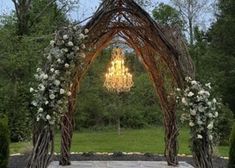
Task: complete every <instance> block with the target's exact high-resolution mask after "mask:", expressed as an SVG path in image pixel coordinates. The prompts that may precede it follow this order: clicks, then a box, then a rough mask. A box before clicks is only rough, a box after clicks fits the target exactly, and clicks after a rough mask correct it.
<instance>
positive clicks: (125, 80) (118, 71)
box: [104, 48, 134, 93]
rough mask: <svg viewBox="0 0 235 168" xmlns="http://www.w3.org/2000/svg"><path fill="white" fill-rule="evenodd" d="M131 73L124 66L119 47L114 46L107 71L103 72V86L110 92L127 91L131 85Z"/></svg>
mask: <svg viewBox="0 0 235 168" xmlns="http://www.w3.org/2000/svg"><path fill="white" fill-rule="evenodd" d="M133 84H134V83H133V79H132V74H131V73H130V72H129V70H128V68H127V67H125V59H124V54H123V51H122V49H121V48H114V49H113V51H112V60H111V64H110V67H109V68H108V72H107V73H106V74H105V82H104V87H106V88H107V89H108V91H112V92H117V93H120V92H129V91H130V89H131V87H132V86H133Z"/></svg>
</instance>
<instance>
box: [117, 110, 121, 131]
mask: <svg viewBox="0 0 235 168" xmlns="http://www.w3.org/2000/svg"><path fill="white" fill-rule="evenodd" d="M117 131H118V135H121V124H120V115H118V116H117Z"/></svg>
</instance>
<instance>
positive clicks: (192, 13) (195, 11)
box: [172, 0, 208, 46]
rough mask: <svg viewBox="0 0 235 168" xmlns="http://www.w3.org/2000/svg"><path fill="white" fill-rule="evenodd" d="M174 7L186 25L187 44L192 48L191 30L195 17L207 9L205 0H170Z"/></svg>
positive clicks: (194, 24) (195, 20)
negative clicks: (187, 33)
mask: <svg viewBox="0 0 235 168" xmlns="http://www.w3.org/2000/svg"><path fill="white" fill-rule="evenodd" d="M172 2H173V4H174V6H175V7H176V8H177V10H178V11H179V12H180V14H181V16H182V17H183V19H184V20H185V22H186V23H187V27H188V28H187V30H188V32H189V42H190V45H191V46H192V45H193V43H194V34H193V30H194V27H195V26H196V22H197V17H198V16H200V15H201V14H202V12H203V11H204V10H205V9H206V8H207V7H208V1H207V0H172Z"/></svg>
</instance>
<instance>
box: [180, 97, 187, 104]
mask: <svg viewBox="0 0 235 168" xmlns="http://www.w3.org/2000/svg"><path fill="white" fill-rule="evenodd" d="M181 101H182V103H183V104H184V105H187V104H188V103H187V101H186V99H185V98H184V97H183V98H182V100H181Z"/></svg>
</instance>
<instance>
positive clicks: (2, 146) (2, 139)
mask: <svg viewBox="0 0 235 168" xmlns="http://www.w3.org/2000/svg"><path fill="white" fill-rule="evenodd" d="M9 144H10V138H9V129H8V119H7V117H1V116H0V167H1V168H6V167H7V164H8V158H9Z"/></svg>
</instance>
